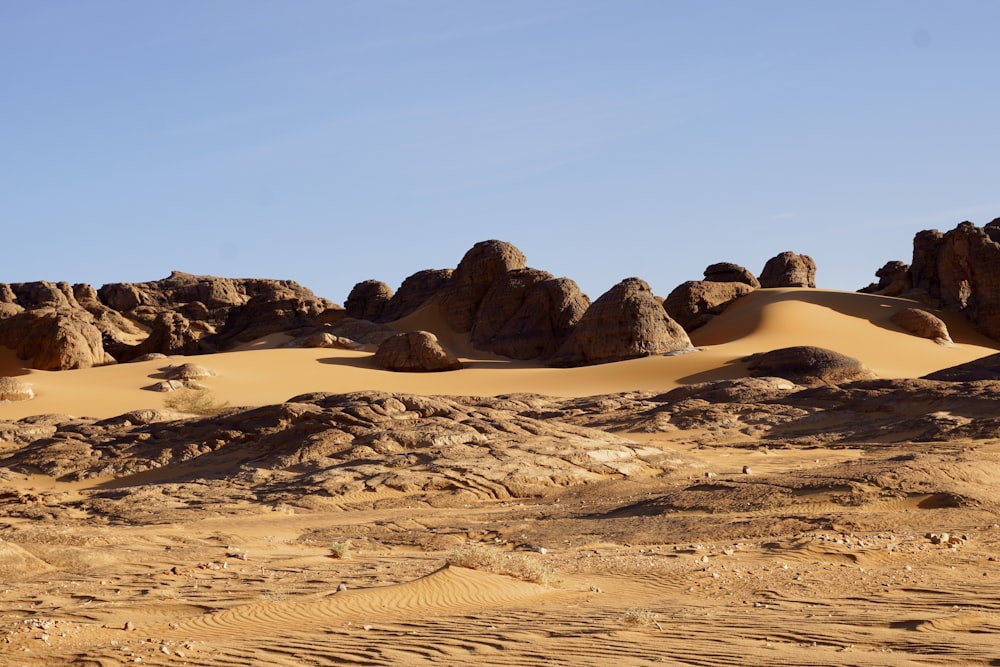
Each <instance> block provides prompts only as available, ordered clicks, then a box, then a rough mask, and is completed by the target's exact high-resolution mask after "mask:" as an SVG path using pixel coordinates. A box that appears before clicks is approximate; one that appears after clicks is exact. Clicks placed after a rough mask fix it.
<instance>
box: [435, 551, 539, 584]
mask: <svg viewBox="0 0 1000 667" xmlns="http://www.w3.org/2000/svg"><path fill="white" fill-rule="evenodd" d="M447 562H448V565H453V566H455V567H467V568H469V569H471V570H482V571H484V572H492V573H494V574H504V575H507V576H509V577H514V578H515V579H521V580H523V581H530V582H531V583H534V584H547V583H549V582H550V581H551V580H552V570H551V569H550V568H549V567H547V566H546V565H545V564H543V563H541V562H540V561H539V560H538V559H537V558H531V557H529V556H527V555H525V554H511V553H505V552H503V551H500V550H499V549H497V548H495V547H487V546H483V545H481V544H467V545H465V546H461V547H456V548H455V549H453V550H452V551H451V553H450V554H448V558H447Z"/></svg>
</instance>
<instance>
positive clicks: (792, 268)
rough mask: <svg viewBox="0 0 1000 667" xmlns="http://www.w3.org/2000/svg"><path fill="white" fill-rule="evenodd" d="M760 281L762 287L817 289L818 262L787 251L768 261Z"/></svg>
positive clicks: (807, 256) (806, 256)
mask: <svg viewBox="0 0 1000 667" xmlns="http://www.w3.org/2000/svg"><path fill="white" fill-rule="evenodd" d="M759 280H760V286H761V287H816V262H814V261H813V258H812V257H810V256H809V255H797V254H795V253H794V252H788V251H786V252H783V253H781V254H779V255H776V256H774V257H772V258H771V259H769V260H767V263H766V264H765V265H764V270H763V271H761V274H760V278H759Z"/></svg>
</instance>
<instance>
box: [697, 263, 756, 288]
mask: <svg viewBox="0 0 1000 667" xmlns="http://www.w3.org/2000/svg"><path fill="white" fill-rule="evenodd" d="M705 280H708V281H710V282H714V283H745V284H747V285H749V286H750V287H752V288H753V289H757V288H758V287H760V282H759V281H758V280H757V278H755V277H754V275H753V274H752V273H750V271H749V270H748V269H746V268H744V267H742V266H740V265H739V264H733V263H732V262H719V263H717V264H712V265H710V266H709V267H708V268H706V269H705Z"/></svg>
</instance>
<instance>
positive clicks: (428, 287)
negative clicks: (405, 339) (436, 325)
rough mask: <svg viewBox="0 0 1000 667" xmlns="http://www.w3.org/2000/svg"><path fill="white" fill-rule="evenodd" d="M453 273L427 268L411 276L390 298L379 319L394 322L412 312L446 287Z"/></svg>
mask: <svg viewBox="0 0 1000 667" xmlns="http://www.w3.org/2000/svg"><path fill="white" fill-rule="evenodd" d="M452 273H453V272H452V270H451V269H427V270H425V271H418V272H416V273H414V274H413V275H412V276H409V277H408V278H407V279H406V280H404V281H403V284H402V285H400V286H399V289H398V290H396V293H395V294H393V295H392V298H391V299H389V303H387V304H386V305H385V308H384V309H383V310H382V313H381V314H380V315H379V321H381V322H394V321H396V320H398V319H401V318H403V317H406V316H407V315H410V314H412V313H413V312H414V311H416V310H417V309H419V308H420V307H421V306H423V305H424V304H426V303H427V302H428V301H429V300H430V299H431V298H432V297H434V296H435V295H437V294H438V292H440V291H441V290H442V289H444V287H445V285H447V284H448V281H449V280H451V276H452Z"/></svg>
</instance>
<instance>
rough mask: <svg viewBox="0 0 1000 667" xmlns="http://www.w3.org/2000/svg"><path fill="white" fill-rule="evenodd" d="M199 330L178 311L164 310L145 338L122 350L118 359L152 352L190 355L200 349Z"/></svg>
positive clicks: (128, 359)
mask: <svg viewBox="0 0 1000 667" xmlns="http://www.w3.org/2000/svg"><path fill="white" fill-rule="evenodd" d="M200 338H201V334H200V332H198V331H197V330H195V329H193V328H192V326H191V321H190V320H188V319H187V318H186V317H184V316H183V315H181V314H180V313H177V312H174V311H170V310H164V311H160V313H159V314H158V315H157V316H156V319H155V320H154V321H153V323H152V325H151V331H150V332H149V336H148V337H147V338H146V340H144V341H142V342H141V343H139V344H138V345H135V346H133V347H130V348H128V349H125V350H122V351H120V353H119V357H118V360H119V361H131V360H132V359H135V358H136V357H140V356H142V355H144V354H150V353H153V352H160V353H161V354H166V355H174V354H180V355H192V354H198V353H199V352H200V351H201V345H200V343H199V340H200Z"/></svg>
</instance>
